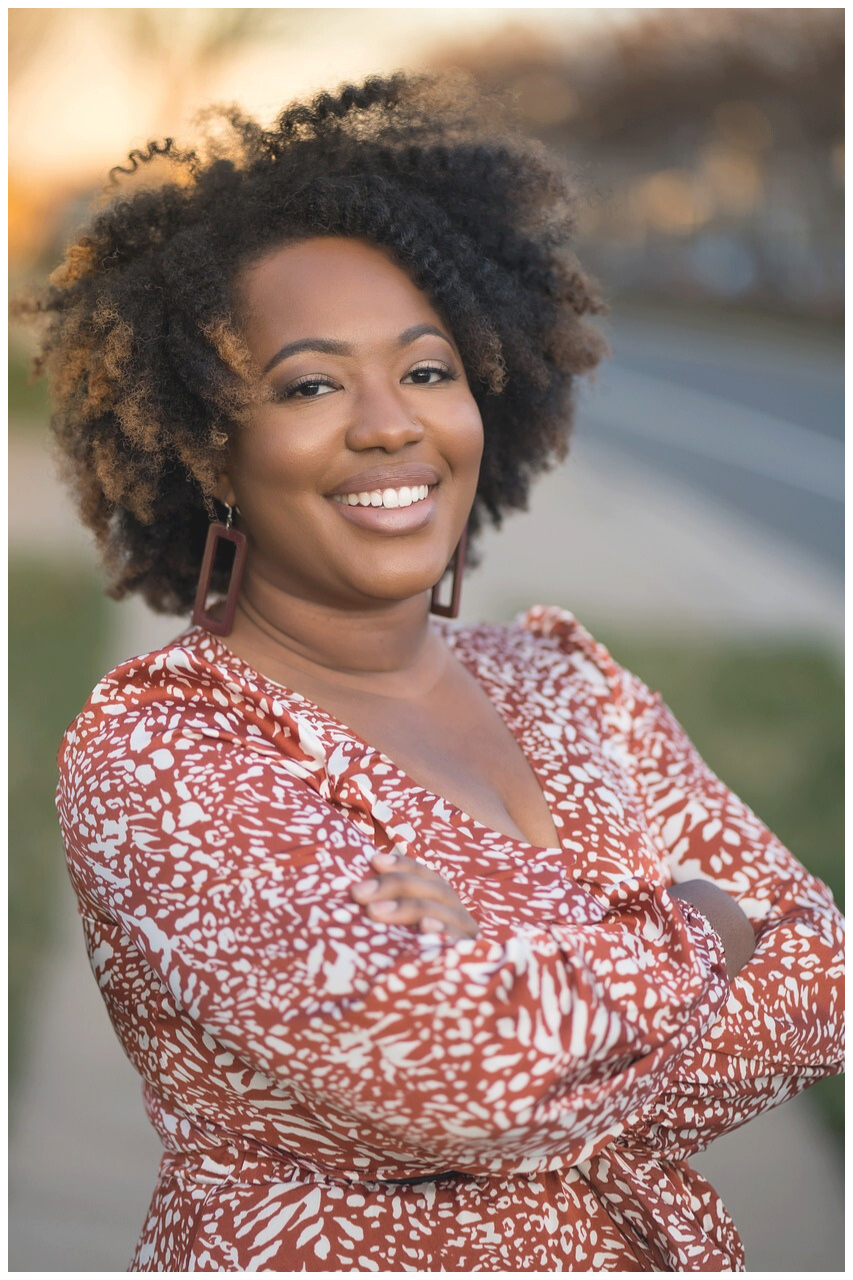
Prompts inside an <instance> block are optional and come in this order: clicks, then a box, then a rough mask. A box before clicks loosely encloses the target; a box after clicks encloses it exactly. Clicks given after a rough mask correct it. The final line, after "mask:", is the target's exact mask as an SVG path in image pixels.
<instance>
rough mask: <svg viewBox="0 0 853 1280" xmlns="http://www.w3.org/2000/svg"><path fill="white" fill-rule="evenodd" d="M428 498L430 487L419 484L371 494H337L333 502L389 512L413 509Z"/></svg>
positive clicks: (333, 495) (372, 491) (379, 490)
mask: <svg viewBox="0 0 853 1280" xmlns="http://www.w3.org/2000/svg"><path fill="white" fill-rule="evenodd" d="M428 496H429V485H428V484H419V485H414V486H412V487H410V486H409V485H402V486H401V487H400V488H399V489H373V490H371V491H370V492H369V493H368V492H364V493H335V494H332V501H333V502H340V503H343V504H344V505H345V506H350V507H384V508H385V509H386V511H389V510H395V509H396V508H398V507H411V506H412V505H413V503H415V502H423V501H424V499H425V498H427V497H428Z"/></svg>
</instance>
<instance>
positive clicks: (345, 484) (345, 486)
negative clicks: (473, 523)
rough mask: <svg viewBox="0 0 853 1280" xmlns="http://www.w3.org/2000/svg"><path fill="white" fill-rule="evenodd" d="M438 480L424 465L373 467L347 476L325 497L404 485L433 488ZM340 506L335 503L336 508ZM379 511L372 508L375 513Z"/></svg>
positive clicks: (399, 487) (434, 472)
mask: <svg viewBox="0 0 853 1280" xmlns="http://www.w3.org/2000/svg"><path fill="white" fill-rule="evenodd" d="M440 480H441V476H440V475H439V473H438V472H437V471H436V469H435V467H430V466H428V465H426V464H425V463H411V464H410V465H409V466H402V467H374V468H373V469H372V470H370V471H358V472H356V473H355V474H354V475H351V476H347V478H346V480H343V481H342V482H341V483H340V484H339V485H338V486H337V488H336V489H330V490H329V492H328V493H327V494H326V497H327V498H333V497H335V496H337V497H340V496H341V495H343V494H345V493H372V492H373V491H374V490H375V489H402V488H403V486H404V485H405V486H406V487H407V488H409V489H411V488H413V487H414V486H417V485H420V484H426V485H429V487H430V488H433V487H434V486H435V485H437V484H438V483H439V482H440ZM425 501H426V502H428V501H429V499H428V498H426V499H425ZM340 505H341V504H340V503H336V506H340ZM354 509H355V508H353V510H354ZM367 509H368V508H367V507H365V508H364V510H365V511H366V510H367ZM381 509H382V508H379V507H376V508H374V510H377V511H378V510H381ZM402 510H404V511H408V510H409V508H408V507H403V508H402Z"/></svg>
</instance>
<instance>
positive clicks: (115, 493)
mask: <svg viewBox="0 0 853 1280" xmlns="http://www.w3.org/2000/svg"><path fill="white" fill-rule="evenodd" d="M210 118H211V120H214V121H218V124H219V130H218V133H216V132H214V133H212V135H211V136H210V137H209V138H208V139H207V142H206V145H205V148H204V150H203V151H202V150H188V151H181V150H179V149H178V148H177V147H176V146H175V145H174V143H173V142H172V141H171V140H166V142H164V143H162V144H159V143H150V144H149V146H148V148H147V150H146V151H134V152H131V154H130V157H129V161H130V163H129V165H127V166H125V167H123V168H122V167H118V168H116V169H114V170H112V171H111V178H112V182H113V185H114V187H117V192H116V194H115V195H114V196H113V198H112V199H111V200H110V202H109V203H108V204H106V205H105V206H103V207H102V208H101V209H100V210H99V211H97V212H96V213H95V214H94V215H93V217H92V219H91V222H90V224H89V225H88V227H86V228H85V229H84V230H83V231H82V233H81V234H80V235H79V237H78V239H77V240H76V242H75V243H74V244H72V245H71V246H70V248H69V249H68V252H67V256H66V259H65V262H64V263H63V265H62V266H61V267H59V268H58V269H57V270H56V271H55V272H54V273H53V275H52V276H51V278H50V282H49V284H48V285H47V286H46V287H45V289H44V290H43V291H42V292H41V293H40V294H38V295H37V296H35V297H33V298H31V299H30V300H29V303H28V304H27V307H26V308H25V309H27V310H29V312H30V313H31V314H32V313H35V314H37V315H38V316H40V317H42V318H43V320H44V322H45V324H46V331H45V333H44V336H43V342H42V346H41V351H40V354H39V356H38V357H37V359H36V370H37V372H39V373H41V372H46V373H47V374H48V376H49V379H50V384H51V394H52V399H53V402H54V405H55V412H54V414H53V417H52V427H53V431H54V433H55V436H56V439H57V441H58V446H59V453H60V456H61V457H62V459H63V461H64V470H65V473H66V475H67V477H68V478H69V479H70V481H71V483H72V485H73V487H74V489H75V491H76V497H77V502H78V506H79V510H80V514H81V516H82V518H83V520H84V522H85V523H86V524H87V525H89V526H90V527H91V528H92V529H93V530H94V532H95V535H96V538H97V541H98V545H99V547H100V549H101V551H102V553H103V556H104V560H105V563H106V566H107V570H108V573H109V575H110V583H111V585H110V588H109V591H110V594H111V595H112V596H114V597H115V598H120V597H122V596H124V595H126V594H127V593H128V592H132V591H138V592H141V593H142V595H143V596H144V597H145V599H146V600H147V601H148V603H149V604H150V605H151V606H152V607H153V608H155V609H157V610H159V611H161V612H166V613H170V612H171V613H182V612H186V611H187V610H188V609H189V608H190V607H191V605H192V600H193V596H194V593H195V588H196V581H197V578H198V572H199V566H200V563H201V558H202V552H203V548H204V542H205V536H206V530H207V525H208V523H209V521H210V519H211V516H212V515H213V513H214V506H213V498H212V494H213V491H214V488H215V486H216V484H217V481H218V479H219V476H220V474H221V472H222V470H223V469H224V463H225V459H226V450H227V446H228V440H229V436H230V435H231V433H232V432H234V431H237V430H239V429H240V424H241V422H242V421H244V419H245V415H246V414H247V412H248V411H249V410H250V408H251V406H252V405H253V404H256V403H257V399H258V396H259V395H260V394H261V392H260V390H259V387H260V381H259V377H258V373H257V371H256V370H255V369H254V368H253V366H252V362H251V360H250V358H249V355H248V352H247V351H246V349H245V346H244V343H243V341H242V338H241V335H240V330H239V327H238V325H237V322H236V320H235V306H234V301H233V296H232V295H233V286H234V282H235V278H236V277H237V275H238V274H239V272H240V271H241V270H242V269H243V268H244V267H245V266H246V265H247V263H248V262H250V261H251V260H252V259H253V258H255V257H257V256H259V255H260V254H262V253H263V252H265V251H266V250H268V249H270V248H272V247H274V246H276V245H277V244H280V243H286V242H289V241H298V240H300V239H306V238H309V237H311V236H317V235H333V236H352V237H358V238H360V239H363V240H366V241H369V242H371V243H373V244H375V245H379V246H382V247H384V248H385V249H386V250H387V251H388V252H390V253H391V255H392V256H393V258H394V259H395V261H396V262H397V263H398V264H399V265H400V266H401V267H402V268H403V269H404V270H405V271H407V272H408V274H409V275H410V277H411V278H412V279H413V280H414V282H415V283H416V284H417V285H418V287H419V288H421V289H422V290H423V291H424V292H425V293H426V294H427V295H428V296H429V298H430V299H431V301H432V303H433V305H434V306H435V307H436V308H437V310H438V311H439V312H440V313H441V314H442V315H443V316H444V317H445V319H446V321H447V323H448V325H449V326H450V329H451V332H452V333H453V335H454V338H455V340H456V343H457V345H458V347H459V351H460V354H461V356H462V360H463V363H464V366H465V369H466V373H467V375H468V379H469V382H470V384H471V388H472V391H473V394H474V396H475V397H476V400H477V403H478V405H479V408H480V412H481V414H482V418H483V425H484V429H485V451H484V457H483V464H482V471H481V475H480V481H479V487H478V492H477V498H476V501H475V504H474V509H473V512H472V515H471V522H470V525H469V530H470V532H471V534H472V535H475V534H476V532H477V529H478V528H479V527H480V525H481V524H482V519H483V516H484V515H488V516H489V517H490V518H491V520H492V521H493V522H494V523H496V524H498V523H500V520H501V516H502V514H503V513H504V512H505V511H507V510H509V509H512V508H524V507H525V505H526V502H527V495H528V490H529V485H530V480H531V478H532V477H533V476H534V475H535V474H536V473H538V472H540V471H542V470H544V469H545V468H547V467H548V465H549V464H550V463H551V462H552V461H553V460H554V459H556V458H559V457H562V456H563V455H564V454H565V451H566V448H567V442H568V436H569V431H570V427H571V422H572V392H573V387H574V383H575V378H576V376H577V375H578V374H580V373H583V372H585V371H587V370H590V369H591V368H593V367H594V366H595V365H596V364H597V362H598V361H599V360H600V358H601V357H602V355H603V354H605V351H606V344H605V343H604V340H603V339H602V337H601V336H600V334H599V333H598V332H597V330H596V329H595V327H594V326H593V325H591V324H590V323H589V322H588V320H587V319H586V318H585V317H586V316H587V315H588V313H596V312H603V311H604V310H605V307H604V305H603V303H602V301H601V299H600V297H599V295H598V293H597V291H596V287H595V286H594V284H593V283H592V282H591V281H590V280H589V279H588V278H587V277H586V276H585V275H584V274H583V272H582V271H581V270H580V268H579V266H578V264H577V262H576V261H575V259H574V257H573V256H572V254H571V253H570V252H569V241H570V237H571V235H572V233H573V231H574V214H575V204H576V197H575V195H574V192H573V190H572V188H571V185H570V182H569V180H568V178H567V176H566V175H565V174H564V173H563V172H562V170H561V168H560V166H559V165H558V164H557V163H556V162H555V161H554V160H553V159H552V158H550V157H549V156H548V155H547V154H546V153H545V152H544V151H543V150H542V149H541V148H540V147H539V146H538V144H536V143H534V142H532V141H530V140H529V139H525V138H524V137H522V136H521V135H520V134H519V133H518V131H517V130H516V128H515V127H514V125H513V124H512V121H511V119H510V118H509V117H508V116H507V114H506V112H505V110H504V108H503V107H502V106H501V105H500V104H499V103H497V102H496V101H493V100H488V99H486V98H485V97H484V95H483V94H482V92H481V91H480V90H479V89H478V88H477V87H476V86H475V85H474V84H472V83H470V82H468V81H466V80H464V79H462V78H460V77H458V76H453V75H451V76H441V77H432V76H412V75H403V74H399V75H394V76H391V77H388V78H371V79H368V80H366V81H365V82H364V84H362V85H360V86H346V87H344V88H342V89H341V90H340V91H339V92H338V93H337V94H335V95H330V94H327V93H323V94H320V95H319V96H317V97H315V98H314V99H313V101H311V102H310V103H307V104H296V105H294V106H290V107H288V108H287V109H286V110H285V111H284V112H282V114H281V115H280V116H279V117H278V119H277V121H276V122H275V124H274V126H273V127H272V128H270V129H264V128H262V127H261V126H260V125H258V124H257V123H255V122H254V121H252V120H250V119H247V118H246V117H245V116H244V115H243V114H242V113H241V112H239V111H238V110H237V109H236V108H234V109H230V110H225V111H221V112H218V113H215V114H213V113H212V114H211V117H210ZM161 165H166V166H168V173H167V178H166V180H165V181H162V180H161V181H159V182H157V183H152V181H151V180H150V179H151V177H152V176H153V174H154V171H155V170H156V169H157V168H159V167H160V166H161ZM214 585H217V584H214ZM218 585H220V586H221V585H222V584H221V583H220V584H218Z"/></svg>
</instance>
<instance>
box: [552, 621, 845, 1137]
mask: <svg viewBox="0 0 853 1280" xmlns="http://www.w3.org/2000/svg"><path fill="white" fill-rule="evenodd" d="M569 618H570V615H569ZM538 625H539V627H540V628H544V630H546V631H548V630H550V631H551V632H552V633H554V632H557V633H560V632H561V630H562V632H563V635H564V643H572V644H575V645H578V644H579V645H581V646H582V647H583V648H584V649H585V651H586V652H587V654H588V656H589V657H590V658H591V659H592V660H593V661H595V663H596V665H597V666H598V667H599V669H600V670H602V671H604V672H606V675H607V679H608V683H609V688H610V690H611V698H610V701H609V705H608V706H607V707H606V708H605V711H604V720H605V722H606V723H608V724H609V738H608V749H609V751H610V753H611V755H612V757H613V759H615V760H617V761H618V762H619V763H620V764H621V766H622V767H623V768H624V770H625V772H626V773H627V775H628V776H629V777H630V778H631V779H632V780H633V784H634V787H635V788H636V794H637V798H638V804H639V807H640V809H641V810H642V812H643V813H644V814H645V820H646V823H647V827H648V830H649V833H650V835H651V837H652V839H653V841H654V842H655V845H656V847H657V850H658V853H659V856H660V859H661V865H662V870H663V874H664V876H665V877H667V878H671V880H672V881H673V882H682V881H685V880H691V879H697V878H701V879H707V880H712V881H713V882H714V883H715V884H716V885H718V886H719V887H720V888H721V889H724V890H725V891H726V892H727V893H729V894H731V896H732V897H733V898H734V899H735V900H736V901H737V902H738V903H739V905H740V907H741V909H742V910H743V911H744V912H745V914H746V915H747V917H748V918H749V920H750V922H751V923H752V925H753V928H754V930H755V934H756V947H755V952H754V955H753V957H752V959H751V960H750V961H749V963H748V964H747V965H746V966H745V968H743V969H742V970H741V972H740V973H739V974H738V976H737V977H736V978H735V979H734V981H733V982H732V984H731V991H730V994H729V997H728V1000H727V1002H726V1005H725V1007H724V1011H723V1013H722V1016H721V1017H719V1018H718V1019H716V1020H715V1021H714V1023H713V1024H712V1025H711V1026H710V1027H709V1028H708V1029H707V1031H706V1032H705V1033H703V1035H701V1036H700V1037H699V1038H697V1040H695V1041H694V1042H693V1043H692V1044H691V1045H690V1046H689V1047H688V1049H687V1050H686V1051H685V1052H684V1053H682V1054H680V1055H679V1056H678V1057H677V1058H676V1059H675V1060H674V1061H673V1062H672V1064H671V1069H670V1075H669V1080H668V1082H667V1084H666V1087H665V1088H664V1089H663V1090H662V1091H661V1092H660V1093H659V1094H658V1095H657V1096H656V1097H655V1098H654V1099H652V1100H651V1101H650V1102H649V1103H647V1104H646V1105H645V1106H644V1107H643V1108H642V1109H641V1111H640V1112H639V1113H638V1115H637V1116H636V1117H634V1118H633V1119H632V1122H631V1125H630V1126H629V1132H628V1133H627V1134H626V1135H624V1136H623V1138H622V1139H621V1141H630V1140H632V1139H635V1140H640V1139H641V1140H642V1141H643V1142H644V1143H645V1144H647V1145H649V1146H652V1147H653V1148H654V1149H656V1150H659V1151H662V1152H663V1153H664V1154H666V1155H667V1156H669V1157H670V1158H674V1159H677V1158H682V1157H687V1156H689V1155H691V1154H693V1153H695V1152H696V1151H698V1150H701V1149H702V1148H703V1147H704V1146H706V1145H707V1144H708V1143H709V1142H710V1141H711V1140H712V1139H713V1138H715V1137H717V1136H719V1135H720V1134H721V1133H724V1132H726V1131H727V1130H730V1129H733V1128H736V1127H737V1126H738V1125H741V1124H743V1123H744V1122H746V1121H747V1120H749V1119H751V1118H752V1117H753V1116H755V1115H757V1114H759V1112H761V1111H764V1110H767V1109H769V1108H770V1107H772V1106H775V1105H776V1104H778V1103H780V1102H783V1101H785V1100H786V1099H787V1098H790V1097H793V1096H794V1095H795V1094H797V1093H799V1092H800V1091H801V1090H803V1089H805V1088H806V1087H807V1086H808V1085H810V1084H812V1083H813V1082H814V1081H816V1080H818V1079H819V1078H820V1077H822V1076H825V1075H830V1074H835V1073H837V1072H839V1071H841V1069H842V1055H843V985H842V983H843V919H842V917H841V915H840V913H839V911H838V909H837V908H836V906H835V903H834V902H833V898H832V894H831V893H830V891H829V889H828V888H827V887H826V886H825V885H824V884H822V883H821V881H820V880H818V879H816V878H815V877H814V876H812V875H810V874H809V872H808V871H807V870H806V869H805V868H804V867H803V866H802V865H801V864H800V863H799V862H798V861H797V860H796V858H794V857H793V855H792V854H791V853H789V852H788V850H787V849H786V848H785V847H784V846H783V845H782V844H781V843H780V841H779V840H778V839H777V838H776V837H775V836H774V835H773V834H772V833H771V832H770V831H769V830H768V829H767V827H766V826H764V824H763V823H762V822H761V821H760V820H759V819H758V818H756V816H755V815H754V814H753V813H752V812H751V811H750V810H749V809H748V808H747V806H746V805H745V804H743V803H742V801H740V800H739V799H738V798H737V796H735V795H734V794H733V793H732V792H731V791H730V790H729V789H728V787H726V786H725V785H724V784H723V783H722V782H721V781H720V780H719V778H717V777H716V776H715V775H714V774H713V773H712V772H711V770H710V769H709V768H708V766H707V765H706V764H705V763H704V761H703V760H702V759H701V758H700V756H699V754H698V753H697V751H696V750H695V748H694V747H693V746H692V744H691V742H690V741H689V739H688V737H687V735H686V734H685V732H684V730H683V728H682V727H681V725H680V724H679V723H678V722H677V721H676V720H675V718H674V716H673V715H672V713H671V712H670V711H669V710H668V708H667V707H666V706H665V705H664V703H663V702H662V700H661V698H660V696H659V695H658V694H656V693H652V692H651V691H650V690H649V689H648V688H647V687H646V685H645V684H643V682H642V681H641V680H639V679H637V678H636V677H635V676H632V675H631V674H629V673H628V672H626V671H624V670H623V669H621V668H619V667H618V666H617V664H615V663H614V662H613V660H612V658H611V657H610V655H609V654H608V653H607V651H606V650H605V649H604V648H603V647H602V646H600V645H597V644H596V643H595V642H594V641H592V640H591V638H590V637H589V636H588V634H587V633H586V632H584V631H583V629H582V628H580V627H578V625H577V624H576V623H575V622H574V620H573V619H571V620H570V621H567V617H566V615H563V616H562V618H561V617H559V616H556V617H554V616H549V615H548V614H547V613H546V614H545V615H544V616H543V617H540V618H539V619H538ZM568 636H571V640H570V641H569V639H568Z"/></svg>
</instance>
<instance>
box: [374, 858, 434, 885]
mask: <svg viewBox="0 0 853 1280" xmlns="http://www.w3.org/2000/svg"><path fill="white" fill-rule="evenodd" d="M370 862H371V865H372V866H373V867H374V868H375V870H377V871H379V872H382V873H383V874H389V873H397V872H401V871H407V872H409V873H410V874H411V875H415V876H419V877H420V878H421V879H424V880H437V881H438V882H439V883H441V884H446V883H447V881H446V880H445V879H444V877H443V876H441V875H439V873H438V872H437V871H433V870H432V868H431V867H427V866H425V865H424V864H423V863H422V862H418V861H417V859H416V858H407V857H406V855H405V854H404V853H375V854H373V855H372V857H371V859H370Z"/></svg>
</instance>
